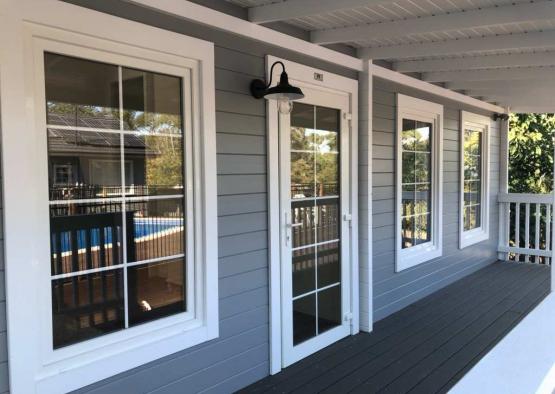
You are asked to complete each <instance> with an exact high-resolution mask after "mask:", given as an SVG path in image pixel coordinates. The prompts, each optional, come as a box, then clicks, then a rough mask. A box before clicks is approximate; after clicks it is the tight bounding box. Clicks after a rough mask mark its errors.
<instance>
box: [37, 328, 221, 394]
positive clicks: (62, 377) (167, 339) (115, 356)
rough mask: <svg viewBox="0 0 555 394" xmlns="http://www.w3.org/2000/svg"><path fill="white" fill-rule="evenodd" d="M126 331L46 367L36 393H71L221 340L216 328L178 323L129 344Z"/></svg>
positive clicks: (139, 337)
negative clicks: (109, 341)
mask: <svg viewBox="0 0 555 394" xmlns="http://www.w3.org/2000/svg"><path fill="white" fill-rule="evenodd" d="M131 330H132V329H127V330H124V331H131ZM124 331H122V332H119V333H114V334H108V335H107V336H105V337H100V338H97V339H98V340H109V339H110V338H109V337H110V335H118V334H119V335H120V338H121V339H122V340H121V341H120V342H117V343H113V344H111V345H107V346H105V347H103V348H102V347H101V348H97V349H96V351H94V352H88V353H85V354H81V355H80V356H76V357H72V358H67V359H65V360H61V361H58V362H54V363H51V364H49V365H47V366H44V367H43V368H42V370H41V372H40V373H39V374H38V375H37V377H36V387H37V392H41V393H42V392H44V393H58V392H69V391H72V390H75V389H76V388H79V387H82V386H84V385H87V384H91V383H95V382H98V381H101V380H103V379H106V378H108V377H110V376H113V375H115V374H118V373H121V372H124V371H127V370H129V369H132V368H135V367H138V366H141V365H144V364H147V363H149V362H151V361H154V360H156V359H159V358H161V357H165V356H168V355H170V354H173V353H176V352H178V351H183V350H186V349H188V348H191V347H193V346H195V345H198V344H200V343H203V342H206V341H209V340H211V339H215V338H217V337H218V328H217V326H215V325H212V327H210V326H206V325H202V326H198V325H197V326H196V327H194V326H193V327H186V328H184V325H183V324H177V325H175V326H174V327H167V328H166V329H161V330H152V331H151V332H150V334H149V335H139V336H135V337H134V338H133V337H131V338H129V339H128V340H127V341H126V340H124V339H123V337H122V336H121V334H124V333H125V332H124ZM125 334H127V333H125ZM93 341H94V340H93ZM75 346H79V344H77V345H75ZM70 348H71V347H69V348H68V349H64V350H69V349H70ZM70 376H71V378H69V377H70ZM77 377H79V378H78V379H77Z"/></svg>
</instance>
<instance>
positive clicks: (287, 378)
mask: <svg viewBox="0 0 555 394" xmlns="http://www.w3.org/2000/svg"><path fill="white" fill-rule="evenodd" d="M549 275H550V274H549V268H548V267H545V266H538V265H534V264H525V263H496V264H492V265H490V266H488V267H486V268H483V269H481V270H479V271H477V272H475V273H473V274H470V275H469V276H467V277H465V278H463V279H461V280H458V281H457V282H455V283H453V284H451V285H449V286H447V287H446V288H444V289H442V290H440V291H438V292H436V293H434V294H432V295H430V296H428V297H426V298H424V299H422V300H420V301H418V302H416V303H414V304H412V305H410V306H409V307H407V308H404V309H402V310H401V311H399V312H397V313H395V314H393V315H391V316H389V317H387V318H386V319H384V320H382V321H380V322H378V323H376V324H375V325H374V332H373V333H371V334H366V333H362V334H358V335H356V336H352V337H349V338H346V339H345V340H343V341H340V342H338V343H336V344H334V345H332V346H329V347H327V348H326V349H323V350H322V351H320V352H318V353H316V354H314V355H312V356H310V357H308V358H307V359H305V360H303V361H300V362H298V363H296V364H294V365H292V366H291V367H289V368H286V369H285V370H284V371H283V372H281V373H279V374H277V375H274V376H271V377H268V378H266V379H263V380H262V381H260V382H257V383H255V384H254V385H252V386H250V387H247V388H246V389H244V390H243V392H276V393H277V392H279V393H288V392H301V393H303V394H308V393H314V392H326V391H327V392H330V393H332V392H333V393H337V392H349V391H353V390H355V391H356V390H358V391H359V392H364V393H370V392H391V393H404V392H408V391H409V390H411V389H412V390H413V391H414V392H418V393H424V392H426V393H432V392H446V391H447V390H448V389H449V388H450V387H452V386H453V384H455V383H456V382H457V381H458V380H459V379H460V378H461V377H462V376H463V374H464V373H465V372H466V371H468V370H469V369H470V368H471V367H472V366H473V365H475V364H476V363H477V362H478V360H479V359H480V358H481V357H483V356H484V355H485V354H486V353H487V351H488V350H490V349H491V348H492V347H493V346H494V345H495V344H496V343H497V342H498V341H499V340H501V339H502V337H503V336H504V335H506V334H507V333H508V332H509V331H510V329H511V328H513V327H514V326H515V325H516V324H517V323H518V322H519V321H520V320H521V319H522V318H523V317H524V316H525V315H526V314H527V313H528V312H529V311H530V310H531V309H533V307H534V306H535V305H537V304H538V303H539V302H540V301H541V300H542V299H543V297H545V295H546V294H547V292H548V290H549ZM423 319H424V320H425V319H429V320H431V322H430V324H428V325H426V324H425V323H424V321H423ZM438 325H439V327H438ZM418 327H420V328H418ZM430 331H431V332H430ZM342 355H344V356H342ZM357 359H358V361H359V363H358V364H357V363H356V362H355V360H357ZM407 363H408V365H407ZM369 365H372V366H373V367H372V368H370V367H369ZM357 366H358V367H359V368H357ZM361 368H366V370H364V369H361ZM399 369H400V370H402V373H396V372H395V371H396V370H399ZM337 370H341V371H337ZM336 371H337V372H336ZM358 371H361V372H358ZM362 371H366V372H370V373H369V374H368V375H367V376H364V374H363V373H362ZM390 371H393V372H390ZM436 371H437V372H436ZM356 373H360V376H361V378H360V379H359V381H356V375H355V374H356ZM338 377H339V379H338ZM353 380H355V381H356V384H353ZM330 382H331V383H330ZM362 384H364V385H362ZM420 387H422V389H420Z"/></svg>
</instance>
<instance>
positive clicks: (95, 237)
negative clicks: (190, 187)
mask: <svg viewBox="0 0 555 394" xmlns="http://www.w3.org/2000/svg"><path fill="white" fill-rule="evenodd" d="M134 225H135V239H137V238H141V237H145V236H148V235H155V234H157V233H160V232H162V231H166V230H171V229H177V228H179V227H182V226H183V219H161V220H156V219H155V220H152V219H135V220H134ZM111 230H112V229H111V228H105V229H104V239H105V244H109V243H112V231H111ZM100 231H101V230H100V229H96V230H92V231H91V247H95V246H99V245H100ZM128 234H129V233H128ZM128 236H129V235H128ZM61 241H62V245H61V246H62V252H69V251H70V250H71V237H70V234H69V233H64V234H62V240H61ZM120 241H121V240H120ZM52 242H53V243H54V242H55V240H52ZM77 246H78V248H79V249H83V248H85V247H86V239H85V231H79V232H77ZM52 250H56V245H55V244H53V245H52Z"/></svg>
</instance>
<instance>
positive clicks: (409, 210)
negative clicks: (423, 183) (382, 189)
mask: <svg viewBox="0 0 555 394" xmlns="http://www.w3.org/2000/svg"><path fill="white" fill-rule="evenodd" d="M414 201H415V194H414V185H411V184H409V185H403V190H402V192H401V205H402V213H401V215H402V216H411V215H414Z"/></svg>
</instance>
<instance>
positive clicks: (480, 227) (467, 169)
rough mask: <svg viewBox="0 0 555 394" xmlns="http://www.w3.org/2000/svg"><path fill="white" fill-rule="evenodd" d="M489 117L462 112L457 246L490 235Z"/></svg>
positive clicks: (472, 242)
mask: <svg viewBox="0 0 555 394" xmlns="http://www.w3.org/2000/svg"><path fill="white" fill-rule="evenodd" d="M488 174H489V119H488V118H487V117H485V116H480V115H476V114H472V113H469V112H465V111H462V112H461V186H460V187H461V197H460V200H461V204H460V220H459V221H460V225H459V247H460V248H461V249H462V248H464V247H466V246H469V245H472V244H475V243H477V242H481V241H484V240H486V239H488V238H489V225H488V221H489V218H488V208H489V184H488Z"/></svg>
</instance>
